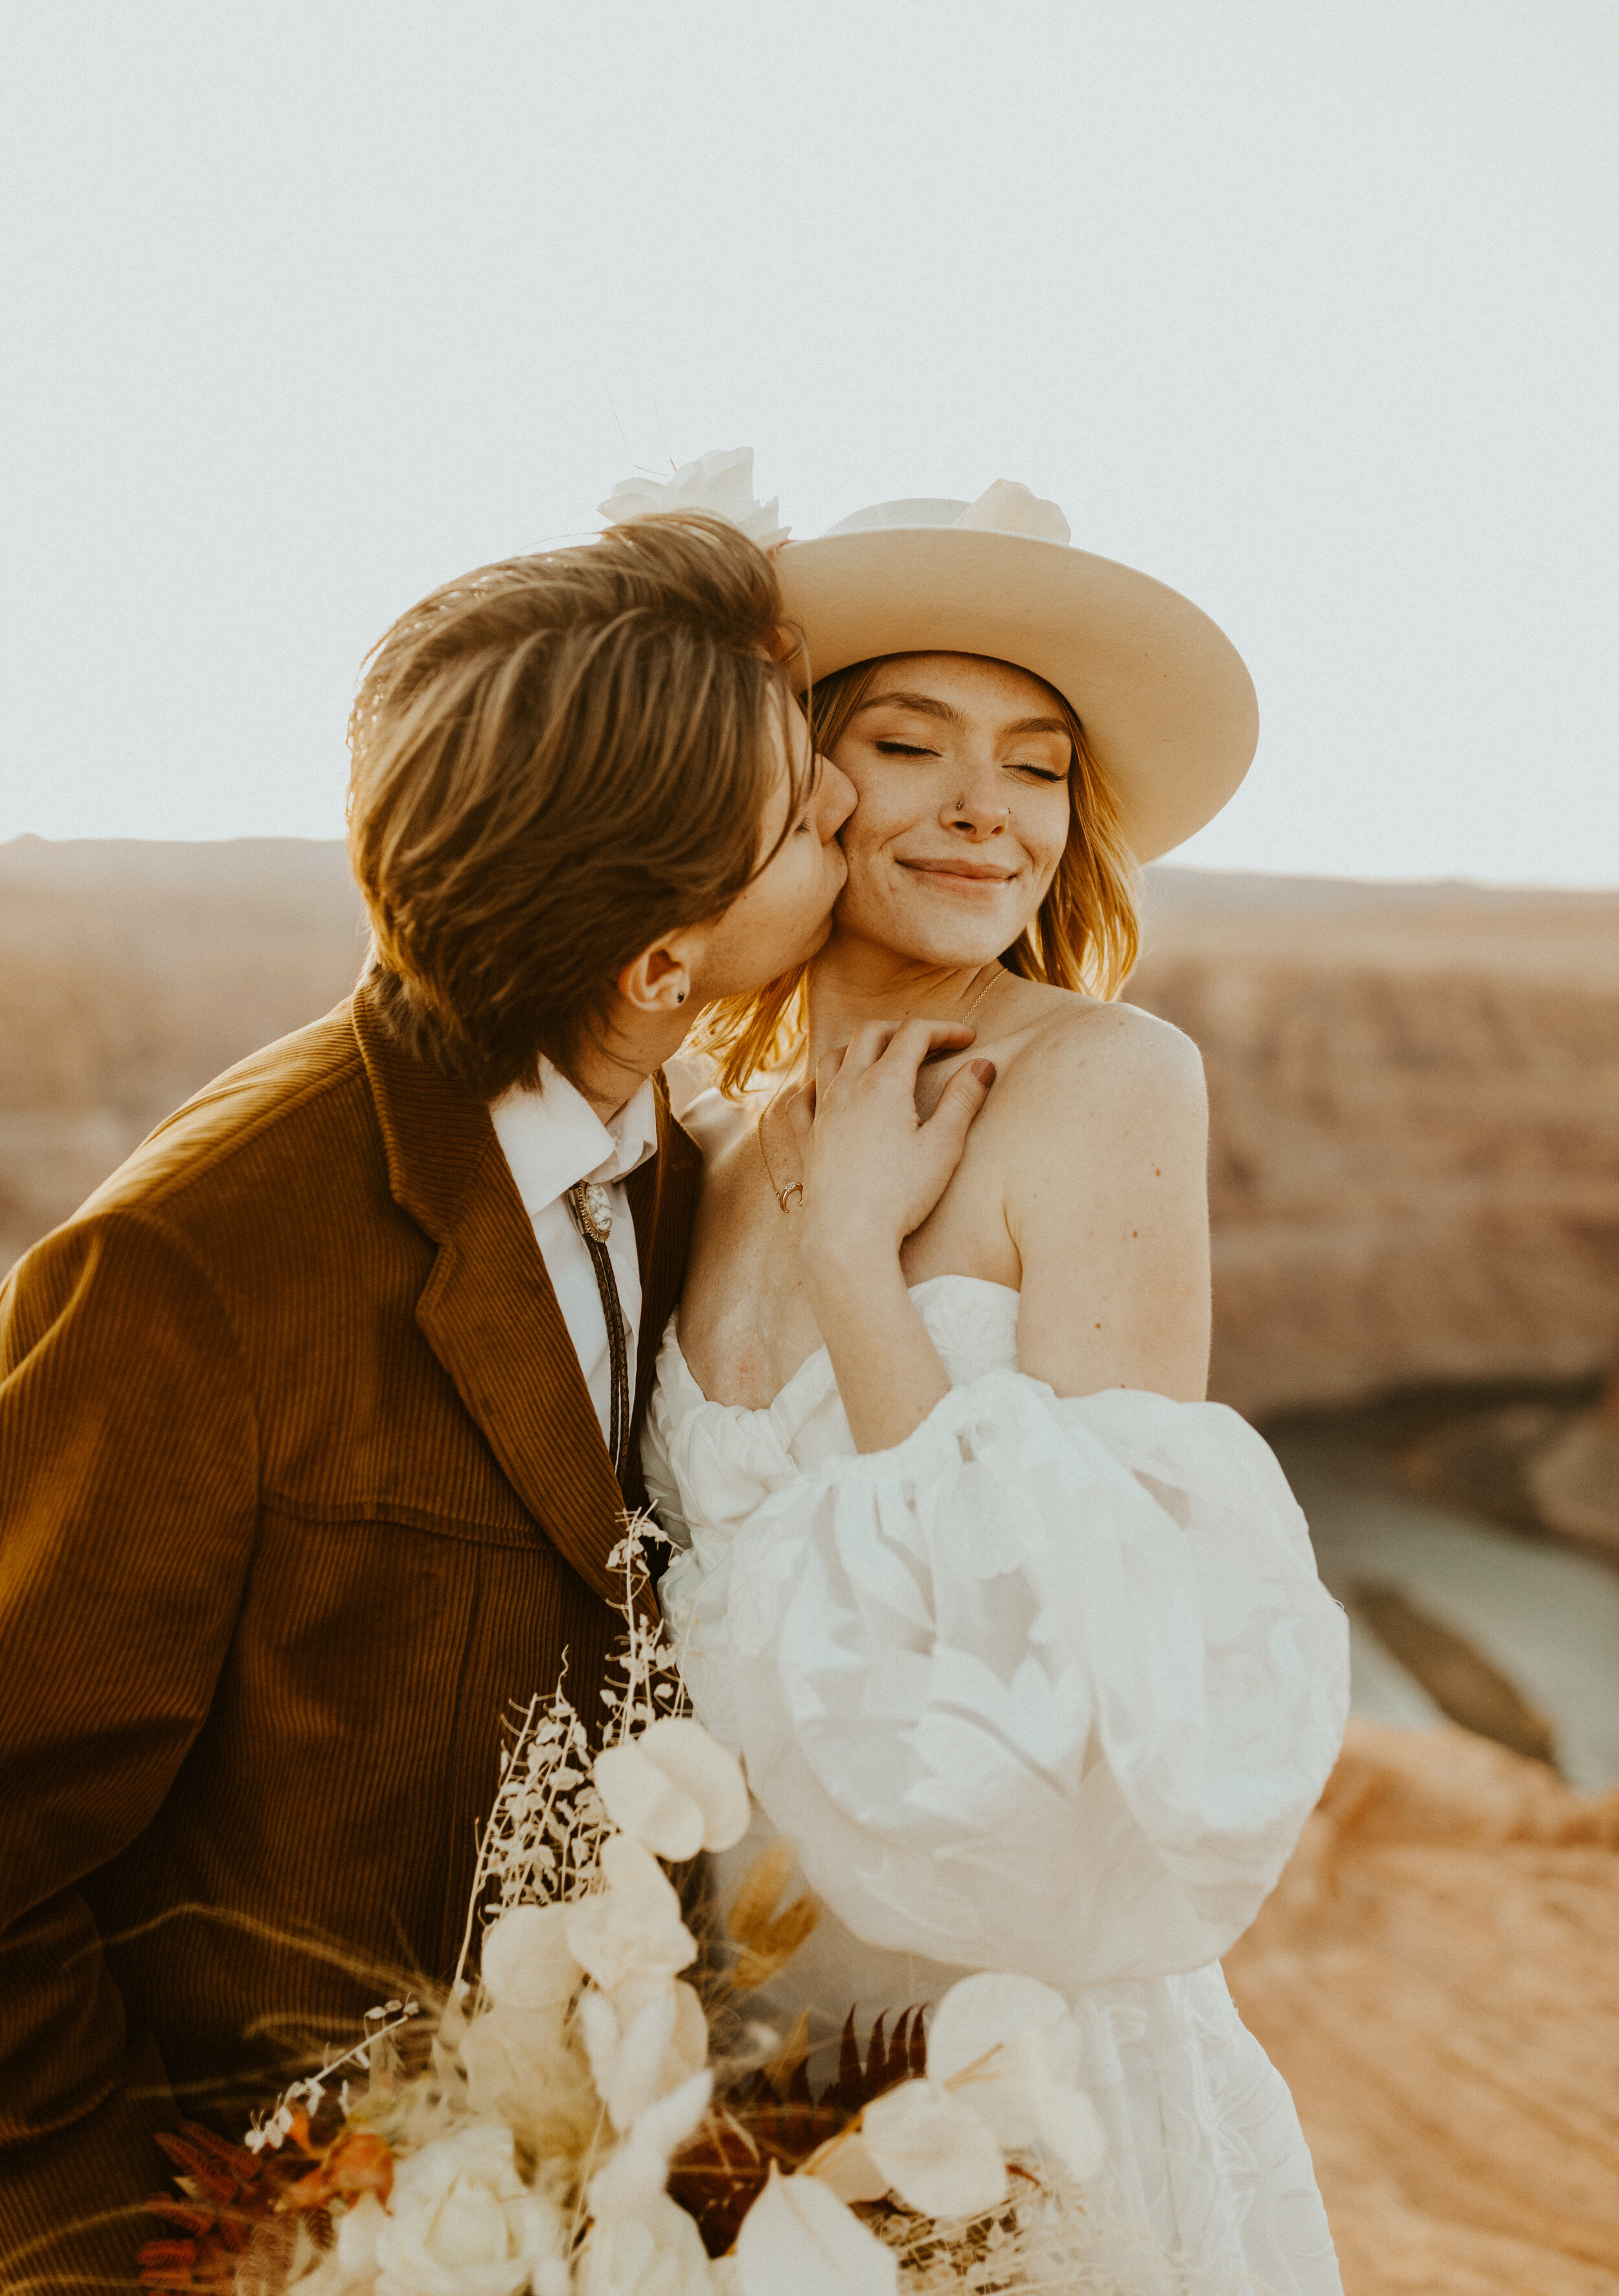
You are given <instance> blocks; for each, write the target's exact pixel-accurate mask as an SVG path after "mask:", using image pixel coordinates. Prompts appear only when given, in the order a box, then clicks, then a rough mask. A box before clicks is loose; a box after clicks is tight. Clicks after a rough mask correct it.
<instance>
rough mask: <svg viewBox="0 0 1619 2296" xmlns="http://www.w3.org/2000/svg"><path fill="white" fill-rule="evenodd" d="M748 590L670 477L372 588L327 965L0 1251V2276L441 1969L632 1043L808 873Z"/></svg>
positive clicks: (620, 1435)
mask: <svg viewBox="0 0 1619 2296" xmlns="http://www.w3.org/2000/svg"><path fill="white" fill-rule="evenodd" d="M780 611H781V609H780V600H779V596H778V594H777V590H776V584H775V578H774V575H773V571H772V569H771V566H770V563H769V562H768V560H767V559H766V558H765V557H764V556H763V555H762V554H761V553H760V552H759V551H757V550H756V548H755V547H754V546H753V545H752V544H751V543H749V542H748V541H746V540H744V539H743V537H741V536H740V534H739V533H737V532H735V531H734V530H733V529H730V528H728V527H725V526H723V525H721V524H719V523H718V522H716V521H711V520H708V519H706V518H702V517H696V516H682V515H672V516H668V517H664V518H654V519H650V520H648V521H643V522H642V523H640V524H636V525H633V526H626V527H619V528H615V529H612V530H610V531H609V533H608V534H606V535H605V536H603V537H601V538H600V539H599V540H598V541H596V542H594V543H592V544H589V545H585V546H583V547H580V548H577V549H569V550H560V551H556V552H553V553H546V554H544V555H543V556H539V557H536V558H529V559H520V560H516V561H513V562H510V563H507V564H504V565H500V566H495V567H491V568H488V569H486V570H484V571H483V572H482V573H480V574H477V575H473V576H470V577H469V578H467V579H466V580H464V581H462V582H460V583H457V584H454V585H452V586H448V587H446V589H444V590H441V591H439V592H437V593H436V594H434V595H433V596H432V597H430V598H429V599H428V600H426V601H425V602H424V603H422V604H421V606H419V607H417V608H416V609H414V610H413V612H412V613H410V614H408V615H406V616H405V618H404V619H402V620H401V621H400V622H399V623H398V624H397V626H396V627H395V628H394V629H393V630H392V631H391V632H390V633H389V635H388V637H387V638H386V639H385V640H384V641H383V643H382V644H381V646H380V648H379V649H378V652H377V653H376V654H375V656H374V657H373V658H372V662H371V664H370V667H369V669H368V673H367V676H366V677H365V680H364V685H363V686H362V689H361V692H360V695H359V699H358V701H357V702H356V709H355V713H354V717H353V721H352V725H351V729H350V740H351V747H352V750H353V758H354V766H353V776H352V785H351V791H350V849H351V853H352V857H353V860H354V864H355V868H356V875H357V876H358V878H359V880H360V882H361V885H362V887H363V889H364V894H365V898H366V901H367V904H368V906H369V908H370V912H371V916H372V925H373V942H372V957H371V961H370V964H369V965H368V968H367V971H366V973H365V976H364V979H363V980H362V981H361V984H360V986H359V988H357V989H356V992H355V995H354V996H353V997H352V998H351V999H350V1000H349V1001H348V1003H347V1004H345V1005H340V1006H339V1009H338V1010H337V1011H336V1012H335V1013H331V1014H329V1015H328V1017H327V1018H326V1019H325V1020H323V1021H317V1022H315V1024H314V1026H312V1027H310V1028H307V1029H303V1030H301V1031H300V1032H299V1033H298V1034H297V1035H296V1036H292V1037H287V1038H285V1039H284V1040H283V1041H282V1042H281V1043H280V1044H277V1045H273V1046H269V1047H268V1048H267V1049H266V1050H265V1051H264V1052H261V1053H259V1054H256V1055H254V1057H253V1058H251V1059H250V1060H248V1061H246V1062H243V1063H242V1064H241V1066H240V1067H239V1068H236V1069H233V1070H231V1071H230V1072H229V1073H228V1074H227V1075H225V1076H224V1077H222V1078H218V1079H217V1081H216V1082H215V1083H214V1084H212V1085H210V1086H209V1087H208V1088H207V1090H206V1091H204V1092H202V1093H200V1094H199V1095H197V1097H196V1098H195V1099H194V1100H192V1102H190V1103H188V1104H187V1105H186V1106H185V1107H184V1108H183V1109H182V1110H181V1111H179V1112H178V1113H177V1114H176V1115H175V1116H173V1117H171V1118H170V1119H168V1122H167V1123H166V1124H164V1125H163V1126H161V1127H159V1130H158V1131H157V1132H156V1133H154V1134H153V1135H152V1136H151V1139H150V1140H148V1141H147V1142H146V1143H145V1144H144V1145H143V1147H141V1148H140V1149H138V1150H137V1151H136V1152H135V1155H134V1156H133V1157H132V1158H131V1159H130V1160H129V1161H128V1162H127V1164H126V1165H125V1166H124V1167H123V1169H121V1170H120V1171H119V1172H118V1173H116V1174H115V1175H114V1176H113V1177H112V1178H111V1179H110V1180H109V1181H108V1182H107V1183H106V1185H104V1186H103V1187H102V1188H101V1189H100V1190H99V1191H98V1192H97V1193H96V1194H95V1195H94V1196H93V1197H92V1198H91V1200H90V1201H89V1202H88V1203H86V1205H85V1206H84V1207H83V1209H82V1210H80V1211H79V1212H78V1214H77V1215H76V1216H75V1218H72V1219H71V1220H70V1221H69V1222H68V1223H67V1224H66V1226H63V1227H61V1228H59V1229H57V1230H56V1231H55V1233H54V1234H52V1235H50V1236H47V1237H46V1238H45V1241H44V1242H42V1243H40V1244H38V1245H37V1247H36V1248H35V1249H34V1251H31V1252H30V1253H29V1255H28V1256H27V1257H26V1258H25V1259H23V1260H22V1261H21V1262H20V1264H19V1265H18V1266H17V1267H16V1268H14V1269H13V1270H12V1275H11V1276H10V1278H9V1280H8V1281H7V1282H6V1283H5V1285H4V1289H3V1290H0V1648H3V1649H4V1668H3V1669H0V2285H4V2286H6V2287H8V2288H9V2287H11V2286H12V2285H14V2284H18V2285H20V2284H31V2285H33V2286H35V2287H39V2288H48V2289H55V2288H58V2287H65V2286H67V2285H68V2284H70V2283H73V2282H75V2281H81V2280H84V2279H86V2278H87V2279H90V2280H100V2281H102V2282H103V2283H104V2282H105V2281H107V2280H109V2279H114V2280H127V2279H131V2278H133V2275H134V2258H135V2250H136V2248H137V2247H138V2245H139V2243H140V2241H141V2239H142V2238H143V2235H144V2234H146V2233H149V2232H151V2230H153V2229H155V2227H154V2226H152V2225H151V2221H150V2219H147V2220H146V2221H145V2222H144V2224H143V2221H142V2219H141V2218H140V2216H139V2213H138V2206H137V2204H138V2203H139V2202H140V2201H141V2199H142V2197H143V2195H144V2194H148V2193H150V2192H151V2191H153V2190H154V2189H156V2188H157V2187H159V2185H161V2184H162V2183H163V2182H164V2180H165V2177H166V2175H167V2164H166V2162H165V2161H164V2159H163V2156H162V2154H161V2153H159V2150H158V2148H157V2147H156V2146H155V2144H153V2142H152V2132H153V2130H154V2129H157V2128H163V2127H165V2126H172V2125H173V2123H174V2122H175V2121H176V2120H177V2119H180V2118H183V2117H186V2116H195V2117H198V2118H201V2119H212V2120H217V2121H218V2122H219V2123H220V2124H221V2125H222V2126H224V2127H225V2128H227V2129H231V2130H233V2131H234V2130H235V2129H239V2128H241V2119H240V2112H241V2105H242V2103H243V2101H244V2100H246V2099H249V2098H251V2099H254V2100H257V2101H260V2102H262V2101H263V2100H264V2099H265V2097H266V2095H267V2094H273V2093H274V2090H275V2089H276V2088H277V2087H279V2086H280V2085H281V2083H282V2080H283V2079H285V2078H287V2077H288V2076H289V2075H290V2072H291V2071H296V2070H301V2069H302V2068H304V2067H305V2066H306V2065H307V2064H308V2063H309V2062H310V2061H311V2057H312V2056H313V2058H314V2059H315V2061H316V2062H318V2058H319V2053H320V2049H321V2046H322V2044H323V2042H325V2041H328V2040H336V2041H339V2043H341V2044H342V2045H344V2046H347V2045H348V2043H349V2042H350V2041H352V2040H353V2039H354V2038H356V2036H357V2035H358V2033H359V2031H360V2030H361V2021H362V2019H363V2017H364V2013H365V2011H366V2010H367V2009H368V2008H369V2007H371V2006H372V2005H373V2004H374V2003H375V2002H377V2001H379V2000H380V1999H381V1998H383V1997H384V1996H385V1995H386V1994H387V1993H388V1992H389V1991H390V1990H396V1989H399V1988H401V1987H404V1986H406V1985H408V1984H410V1983H411V1982H412V1981H413V1980H414V1981H419V1982H420V1981H426V1982H429V1983H430V1982H432V1981H434V1980H443V1979H445V1978H446V1976H447V1975H448V1973H449V1972H450V1971H451V1970H452V1968H453V1967H454V1962H455V1957H456V1953H457V1950H458V1948H459V1945H460V1940H461V1934H462V1923H463V1920H464V1917H465V1912H466V1899H467V1893H468V1890H469V1887H470V1879H471V1874H472V1868H473V1859H474V1850H475V1844H476V1834H477V1829H478V1823H479V1820H480V1818H481V1816H482V1815H483V1813H484V1811H485V1810H486V1808H487V1806H488V1804H489V1802H490V1800H492V1798H493V1794H494V1791H495V1784H496V1778H497V1758H498V1753H499V1746H500V1726H501V1720H502V1717H503V1714H504V1713H505V1712H506V1711H507V1710H509V1709H510V1707H511V1704H512V1703H513V1702H526V1701H527V1699H528V1697H529V1696H530V1695H531V1694H532V1693H534V1692H536V1691H539V1692H541V1693H545V1692H549V1691H550V1689H551V1688H552V1685H554V1683H555V1682H556V1680H557V1677H558V1674H559V1671H560V1669H561V1666H562V1664H563V1661H564V1659H565V1658H566V1661H567V1664H568V1693H569V1695H570V1696H571V1697H572V1699H573V1700H574V1702H575V1703H576V1706H577V1707H578V1709H579V1710H580V1711H581V1712H582V1713H584V1714H585V1716H586V1717H587V1718H588V1717H589V1716H590V1715H592V1714H593V1713H595V1712H597V1711H598V1710H600V1698H599V1695H598V1692H599V1686H600V1677H601V1668H602V1664H603V1660H604V1655H605V1652H606V1651H607V1648H608V1646H609V1643H610V1641H611V1639H612V1636H613V1633H614V1631H615V1620H614V1618H613V1616H612V1613H611V1611H609V1600H610V1598H611V1597H612V1595H613V1594H614V1592H615V1587H614V1583H613V1580H612V1578H611V1575H610V1573H609V1569H608V1555H609V1550H610V1549H611V1547H612V1546H613V1545H614V1543H615V1540H616V1538H617V1535H618V1531H619V1527H620V1516H621V1513H622V1510H623V1509H624V1507H625V1505H626V1503H627V1504H629V1505H634V1503H635V1502H636V1500H637V1499H638V1497H640V1496H641V1491H640V1485H639V1482H638V1478H637V1469H636V1465H635V1459H636V1435H637V1430H638V1426H639V1419H640V1414H641V1410H642V1406H643V1403H644V1399H645V1397H646V1393H647V1390H648V1387H649V1385H650V1375H651V1370H652V1365H653V1361H654V1357H655V1355H656V1351H657V1348H658V1341H659V1338H660V1336H661V1333H662V1330H663V1325H664V1323H665V1321H666V1317H667V1316H668V1314H669V1312H670V1309H671V1308H672V1306H673V1304H674V1301H675V1295H676V1292H677V1291H678V1288H679V1284H680V1280H681V1275H682V1270H683V1264H684V1259H685V1253H686V1240H687V1234H688V1231H689V1228H690V1225H691V1213H692V1208H693V1203H694V1201H695V1195H696V1189H697V1181H698V1158H697V1153H696V1151H695V1149H694V1148H693V1147H692V1145H691V1143H690V1142H689V1141H688V1140H687V1139H686V1137H685V1136H684V1135H683V1133H682V1132H681V1130H680V1128H679V1127H678V1126H677V1125H676V1124H675V1122H674V1120H673V1118H672V1117H671V1114H670V1111H669V1103H668V1097H667V1094H666V1090H665V1088H664V1085H663V1080H662V1077H661V1073H660V1070H661V1064H662V1062H664V1061H665V1060H666V1058H667V1057H668V1056H669V1055H670V1054H673V1053H674V1052H675V1049H676V1047H677V1046H678V1045H679V1044H680V1041H681V1039H682V1037H683V1036H684V1034H685V1032H686V1029H687V1027H688V1025H689V1023H690V1021H691V1017H692V1016H693V1014H694V1013H696V1011H697V1010H698V1008H699V1006H700V1005H703V1004H705V1003H707V1002H708V1001H709V1000H710V999H712V998H715V997H718V996H735V995H741V994H744V993H746V992H748V991H750V990H752V989H754V988H758V987H759V986H761V985H762V984H763V983H764V982H765V980H768V979H771V978H773V976H774V975H776V974H778V973H781V972H785V971H786V970H787V969H788V968H789V966H792V965H794V964H797V963H799V962H801V961H802V960H803V959H804V958H805V957H806V956H808V955H811V954H812V953H813V952H814V949H815V948H817V947H819V946H820V944H821V942H822V939H824V937H825V933H826V931H827V924H828V919H829V916H830V910H831V906H832V903H833V901H834V899H835V898H836V896H837V893H838V889H839V887H840V885H841V883H842V878H843V864H842V857H841V855H840V854H839V852H838V847H837V844H836V842H835V838H836V832H837V831H838V827H839V826H840V825H841V823H842V821H843V819H844V817H845V816H846V814H847V812H848V810H849V808H850V806H851V805H852V803H853V798H852V794H851V793H850V792H849V791H848V787H847V784H846V783H845V782H844V781H843V779H842V776H841V775H838V774H837V773H836V771H835V770H834V769H833V768H831V767H822V769H821V771H820V775H819V778H818V779H817V777H816V772H815V767H814V761H813V759H812V758H811V757H810V754H809V747H808V741H807V736H806V734H805V727H804V724H803V720H802V718H801V717H800V716H799V714H798V712H797V709H796V708H795V706H794V704H793V701H792V697H791V693H790V691H789V688H788V686H787V684H786V680H785V676H784V673H783V672H782V671H781V668H779V667H778V663H777V660H776V656H777V654H778V653H779V652H780V651H781V648H780V644H779V641H778V627H777V625H778V621H779V617H780ZM806 832H807V833H806ZM94 2218H101V2219H102V2222H101V2224H100V2225H99V2226H91V2225H90V2223H89V2221H88V2220H90V2219H94ZM74 2227H77V2229H73V2228H74Z"/></svg>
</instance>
